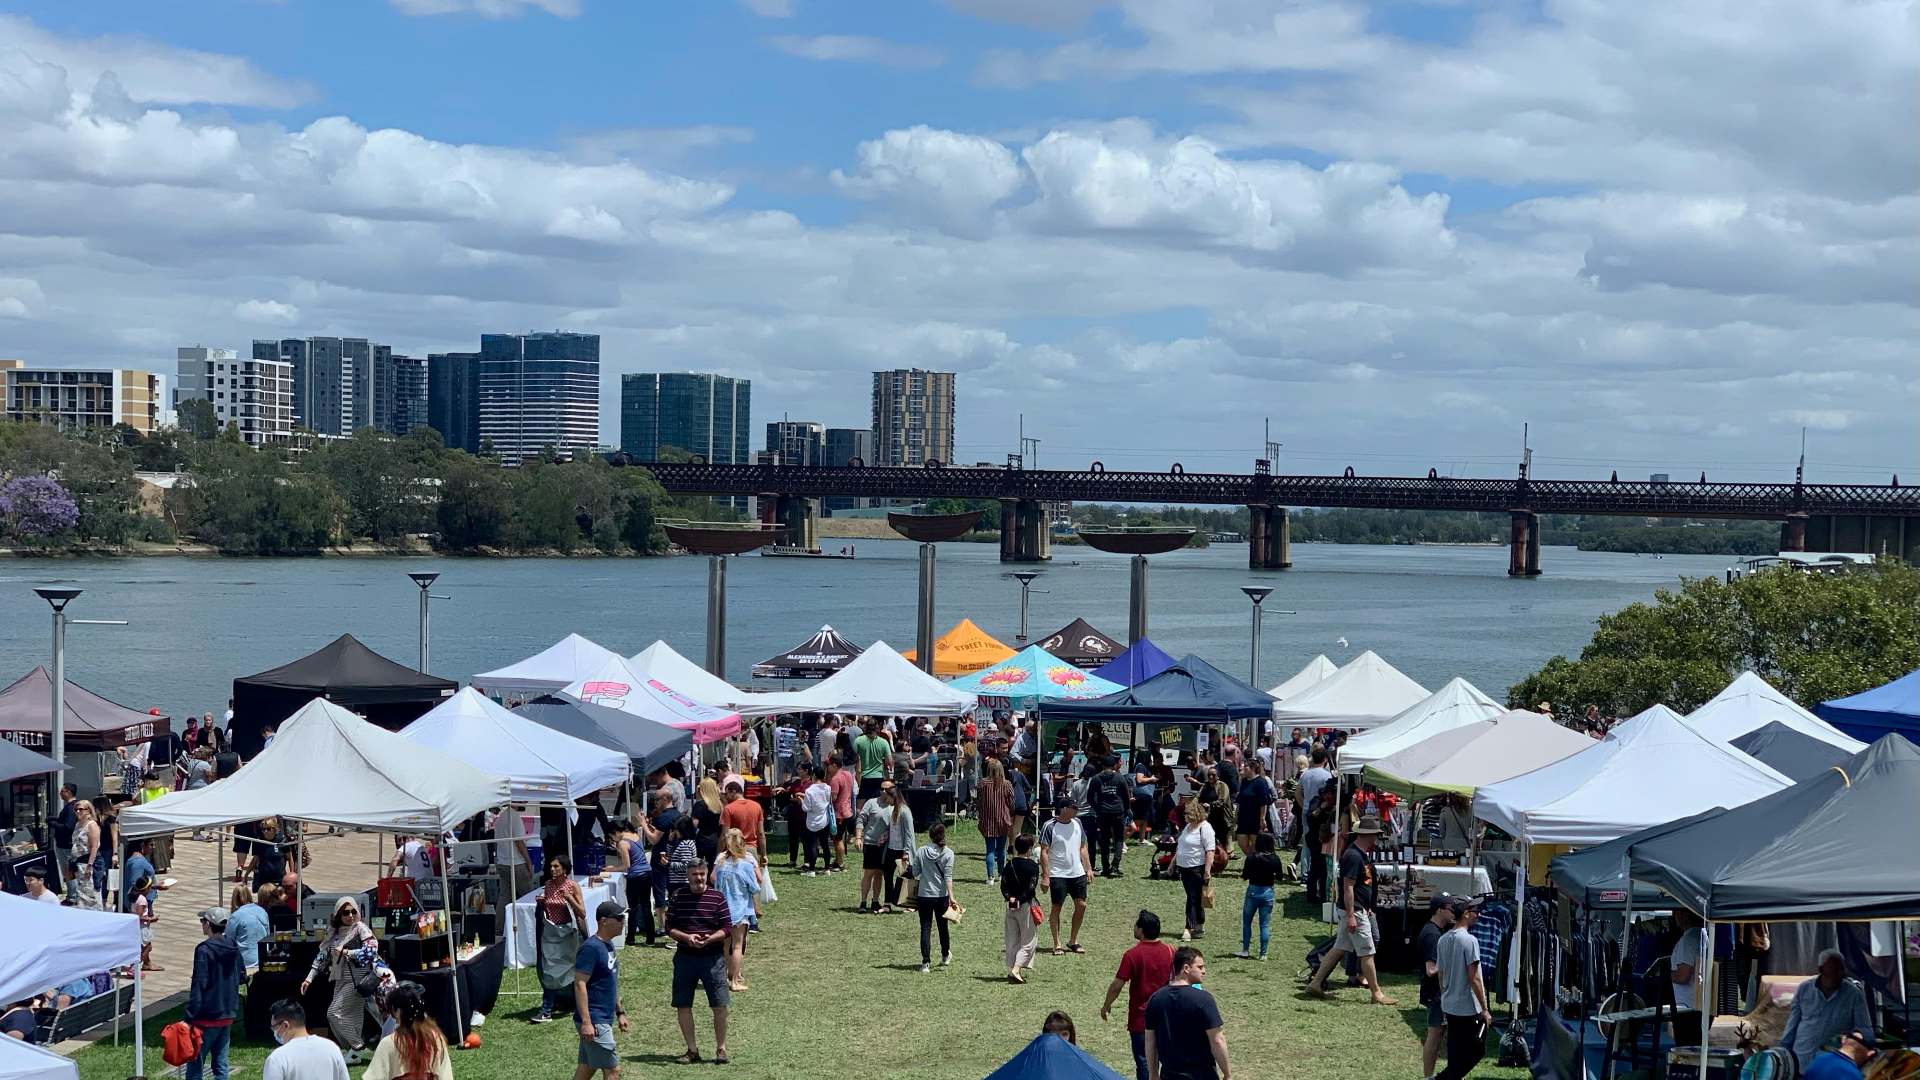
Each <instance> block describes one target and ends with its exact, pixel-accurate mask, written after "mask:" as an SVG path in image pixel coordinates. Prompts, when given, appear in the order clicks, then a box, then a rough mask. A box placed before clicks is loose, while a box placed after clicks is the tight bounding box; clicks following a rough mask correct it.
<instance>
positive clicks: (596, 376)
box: [479, 331, 600, 465]
mask: <svg viewBox="0 0 1920 1080" xmlns="http://www.w3.org/2000/svg"><path fill="white" fill-rule="evenodd" d="M479 396H480V442H481V443H482V445H484V446H488V447H491V448H492V451H493V452H494V453H496V454H498V455H500V461H501V463H502V464H505V465H518V464H519V463H520V462H521V460H522V459H524V458H528V457H535V456H538V455H540V454H542V453H545V452H546V451H547V450H549V449H552V450H557V451H561V452H571V451H590V450H592V449H593V448H594V447H596V446H598V445H599V444H600V335H598V334H573V333H566V332H563V331H554V332H552V333H541V334H482V335H480V377H479Z"/></svg>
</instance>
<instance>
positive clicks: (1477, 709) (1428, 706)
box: [1340, 677, 1506, 773]
mask: <svg viewBox="0 0 1920 1080" xmlns="http://www.w3.org/2000/svg"><path fill="white" fill-rule="evenodd" d="M1505 711H1506V710H1505V709H1502V708H1501V707H1500V706H1499V705H1498V704H1497V703H1495V701H1494V700H1493V699H1492V698H1490V697H1488V696H1487V695H1485V694H1483V693H1481V692H1480V689H1479V687H1476V686H1474V685H1473V684H1472V683H1470V682H1468V681H1467V680H1465V679H1462V678H1458V677H1455V678H1453V679H1450V680H1448V681H1447V685H1445V686H1443V687H1441V688H1440V689H1438V690H1436V691H1434V692H1433V694H1432V695H1431V696H1429V697H1427V698H1425V699H1424V700H1422V701H1419V702H1416V703H1415V704H1414V705H1413V706H1411V707H1410V708H1408V709H1407V710H1406V711H1405V712H1403V713H1401V714H1400V715H1399V716H1396V717H1394V718H1393V719H1392V720H1389V721H1387V722H1386V723H1385V724H1382V725H1380V726H1379V727H1377V728H1374V729H1373V730H1372V731H1367V732H1362V733H1361V734H1359V735H1355V736H1354V737H1353V738H1351V739H1349V740H1347V745H1345V746H1343V747H1341V748H1340V771H1341V772H1349V773H1357V772H1359V771H1360V770H1362V769H1364V768H1366V767H1367V766H1368V765H1371V764H1373V763H1374V762H1376V761H1378V760H1380V759H1381V758H1384V757H1387V756H1388V755H1391V754H1396V753H1399V752H1400V751H1402V750H1405V749H1406V748H1408V747H1410V746H1413V745H1415V744H1417V743H1422V742H1425V741H1426V740H1428V739H1431V738H1433V737H1434V736H1435V735H1438V734H1440V733H1441V732H1443V731H1452V730H1454V729H1455V728H1462V727H1466V726H1467V725H1468V724H1473V723H1478V722H1479V721H1481V720H1491V719H1492V718H1494V717H1496V716H1499V715H1500V714H1501V713H1503V712H1505Z"/></svg>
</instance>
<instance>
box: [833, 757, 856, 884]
mask: <svg viewBox="0 0 1920 1080" xmlns="http://www.w3.org/2000/svg"><path fill="white" fill-rule="evenodd" d="M826 776H827V788H828V790H830V791H832V792H833V819H834V830H833V858H831V859H829V860H828V861H827V872H828V873H830V874H837V873H839V872H841V871H843V870H845V869H846V868H847V837H849V836H851V835H853V774H852V773H850V772H848V771H847V770H846V767H845V766H843V765H841V764H840V756H839V755H838V754H836V755H834V756H833V757H830V758H828V759H827V773H826Z"/></svg>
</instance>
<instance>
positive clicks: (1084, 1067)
mask: <svg viewBox="0 0 1920 1080" xmlns="http://www.w3.org/2000/svg"><path fill="white" fill-rule="evenodd" d="M986 1080H1121V1077H1120V1074H1119V1073H1117V1072H1114V1071H1113V1070H1112V1069H1109V1068H1107V1067H1106V1066H1105V1065H1103V1064H1101V1062H1100V1059H1099V1058H1096V1057H1094V1056H1093V1055H1092V1054H1089V1053H1087V1052H1086V1051H1085V1050H1082V1049H1080V1048H1079V1047H1077V1046H1075V1045H1073V1044H1072V1043H1070V1042H1068V1041H1067V1040H1065V1039H1063V1038H1061V1037H1060V1036H1058V1035H1041V1036H1040V1037H1039V1038H1036V1039H1034V1040H1033V1041H1032V1042H1030V1043H1028V1044H1027V1045H1026V1049H1024V1050H1021V1051H1020V1052H1019V1053H1017V1054H1015V1055H1013V1057H1012V1058H1010V1059H1008V1061H1007V1063H1006V1064H1005V1065H1002V1066H1000V1067H999V1068H997V1069H995V1070H993V1071H992V1072H990V1073H988V1074H987V1078H986Z"/></svg>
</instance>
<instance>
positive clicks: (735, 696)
mask: <svg viewBox="0 0 1920 1080" xmlns="http://www.w3.org/2000/svg"><path fill="white" fill-rule="evenodd" d="M627 667H629V668H631V669H632V670H633V673H634V674H635V675H639V676H642V677H644V678H648V679H659V680H660V681H661V682H663V683H666V684H667V685H668V686H671V687H673V688H674V689H675V690H678V691H680V692H681V693H683V694H685V695H687V696H688V697H690V698H692V699H693V700H695V701H698V702H701V703H703V704H707V705H725V706H728V707H729V708H733V707H737V706H738V705H739V704H740V703H741V702H742V701H745V700H748V699H750V698H752V697H753V696H754V695H752V694H750V693H748V692H747V691H745V690H742V689H740V688H739V687H737V686H735V685H733V684H732V683H730V682H728V681H727V680H725V679H722V678H721V677H719V676H718V675H715V674H713V673H712V672H710V671H708V670H707V669H706V668H703V667H701V666H700V665H699V664H696V663H694V662H693V661H691V660H689V659H687V658H686V657H684V656H681V655H680V654H679V653H678V652H675V651H674V648H673V646H671V645H669V644H667V643H666V642H664V641H656V642H654V643H653V644H651V645H649V646H647V647H646V648H644V649H641V650H640V651H639V652H637V653H634V654H633V655H632V656H629V657H627Z"/></svg>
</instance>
